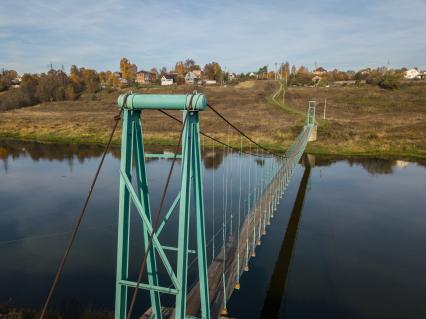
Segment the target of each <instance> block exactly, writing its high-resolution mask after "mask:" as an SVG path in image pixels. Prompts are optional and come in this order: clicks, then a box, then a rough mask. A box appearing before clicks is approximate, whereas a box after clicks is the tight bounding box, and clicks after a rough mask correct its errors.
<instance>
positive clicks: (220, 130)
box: [0, 81, 426, 158]
mask: <svg viewBox="0 0 426 319" xmlns="http://www.w3.org/2000/svg"><path fill="white" fill-rule="evenodd" d="M278 88H279V84H278V83H276V82H273V81H249V82H243V83H240V84H238V85H235V86H228V87H216V86H211V87H201V88H197V90H198V91H199V92H202V93H204V94H205V95H206V96H207V98H208V100H209V103H210V104H212V105H213V106H215V108H216V109H217V110H219V111H220V112H221V113H223V114H224V115H225V116H226V117H227V118H228V119H229V120H231V121H232V122H233V123H235V124H236V125H237V126H238V127H240V128H241V129H242V130H243V131H245V132H247V133H248V134H249V135H250V136H251V137H252V138H253V139H255V140H257V141H258V142H260V143H262V144H265V145H267V146H268V147H271V148H274V149H285V148H286V147H287V146H288V145H289V143H290V142H291V141H292V139H293V138H294V137H295V136H296V134H297V133H298V132H299V130H300V128H301V126H302V125H303V122H304V116H303V115H302V114H304V113H305V112H306V110H307V103H308V101H309V100H311V99H313V100H317V101H318V107H317V118H318V121H319V131H318V133H319V134H318V141H317V142H314V143H311V144H310V145H309V151H310V152H313V153H322V154H372V155H378V154H381V155H383V154H387V155H402V156H415V157H423V158H425V157H426V84H425V83H418V84H415V85H409V86H405V87H403V88H402V89H400V90H395V91H385V90H382V89H379V88H377V87H371V86H363V87H359V88H357V87H342V88H309V87H306V88H293V87H292V88H289V89H288V92H287V94H286V105H285V106H283V105H278V104H277V103H274V102H273V101H272V96H273V94H274V93H275V92H276V91H277V89H278ZM194 89H195V88H194V87H190V86H179V87H169V88H163V87H150V88H145V89H140V90H139V91H138V92H141V93H142V92H143V93H190V92H192V91H193V90H194ZM118 95H119V93H118V92H116V93H106V92H101V93H99V94H97V95H96V97H95V98H94V97H93V96H83V97H81V98H80V100H78V101H65V102H51V103H43V104H40V105H37V106H33V107H26V108H22V109H16V110H12V111H7V112H2V113H0V137H3V138H12V139H27V140H38V141H46V142H49V141H50V142H64V143H104V142H105V140H106V139H107V137H108V134H109V132H110V130H111V128H112V125H113V117H114V115H115V114H116V113H117V110H118V109H117V104H116V100H117V97H118ZM324 98H327V114H326V115H327V117H326V120H322V112H323V105H324V104H323V101H324ZM277 100H281V98H280V97H278V98H277ZM290 110H294V112H291V111H290ZM174 115H175V116H177V117H180V114H178V112H176V113H174ZM143 125H144V132H145V138H146V141H147V142H148V143H151V144H154V143H157V144H172V143H174V142H176V140H177V136H178V134H179V127H178V125H177V124H176V123H175V122H174V121H172V120H170V119H168V118H167V117H165V116H164V115H163V114H161V113H159V112H158V111H144V112H143ZM201 129H202V130H203V131H205V132H206V133H209V134H211V135H213V136H215V137H217V138H219V139H222V140H224V141H228V139H229V141H230V142H231V143H232V144H235V145H239V143H240V138H239V136H237V135H236V134H233V131H232V129H229V128H228V127H227V125H226V123H224V122H223V121H222V120H220V119H219V118H218V117H217V116H216V115H215V114H214V113H213V112H212V111H211V110H207V111H204V112H203V113H202V115H201ZM119 138H120V135H119V133H118V134H116V136H115V139H114V142H115V143H119ZM205 142H206V144H209V141H208V140H207V139H206V140H205ZM210 144H211V143H210ZM245 146H246V147H248V144H247V143H245Z"/></svg>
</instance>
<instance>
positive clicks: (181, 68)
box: [175, 61, 185, 75]
mask: <svg viewBox="0 0 426 319" xmlns="http://www.w3.org/2000/svg"><path fill="white" fill-rule="evenodd" d="M175 72H176V73H177V74H178V75H184V74H185V64H184V63H183V61H178V62H176V64H175Z"/></svg>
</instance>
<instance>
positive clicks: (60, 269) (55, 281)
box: [40, 93, 130, 319]
mask: <svg viewBox="0 0 426 319" xmlns="http://www.w3.org/2000/svg"><path fill="white" fill-rule="evenodd" d="M129 94H130V93H127V94H126V95H125V96H124V99H123V104H122V106H121V108H120V111H119V112H118V114H117V115H116V116H114V121H115V122H114V126H113V129H112V131H111V134H110V135H109V138H108V142H107V145H106V146H105V149H104V151H103V153H102V157H101V160H100V162H99V165H98V168H97V169H96V173H95V176H94V177H93V180H92V183H91V184H90V188H89V192H88V193H87V196H86V200H85V201H84V204H83V206H82V208H81V210H80V214H79V215H78V218H77V221H76V224H75V226H74V229H73V231H72V233H71V236H70V238H69V241H68V244H67V246H66V248H65V251H64V254H63V256H62V259H61V261H60V263H59V267H58V270H57V271H56V275H55V278H54V279H53V282H52V285H51V286H50V289H49V293H48V295H47V298H46V301H45V302H44V305H43V309H42V311H41V314H40V319H43V318H44V316H45V314H46V311H47V308H48V307H49V304H50V300H51V299H52V295H53V291H54V290H55V288H56V285H57V284H58V281H59V278H60V276H61V275H62V272H63V270H64V266H65V263H66V261H67V259H68V255H69V253H70V251H71V247H72V245H73V244H74V241H75V238H76V236H77V232H78V230H79V228H80V225H81V222H82V220H83V217H84V214H85V212H86V208H87V205H88V204H89V201H90V198H91V196H92V193H93V189H94V188H95V184H96V181H97V180H98V176H99V173H100V171H101V168H102V165H103V163H104V160H105V157H106V154H107V153H108V151H109V148H110V146H111V142H112V138H113V137H114V133H115V131H116V130H117V127H118V122H119V121H120V119H121V114H122V113H123V110H124V106H125V105H126V102H127V97H128V96H129Z"/></svg>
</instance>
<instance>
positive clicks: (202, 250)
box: [115, 94, 210, 319]
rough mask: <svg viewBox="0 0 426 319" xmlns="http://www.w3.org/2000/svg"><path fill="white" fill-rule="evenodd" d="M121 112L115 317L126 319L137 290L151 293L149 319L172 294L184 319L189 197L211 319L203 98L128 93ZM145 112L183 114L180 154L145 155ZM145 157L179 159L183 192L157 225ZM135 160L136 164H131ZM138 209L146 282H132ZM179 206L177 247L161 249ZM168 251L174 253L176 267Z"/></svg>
mask: <svg viewBox="0 0 426 319" xmlns="http://www.w3.org/2000/svg"><path fill="white" fill-rule="evenodd" d="M118 106H119V108H122V137H121V160H120V186H119V212H118V215H119V216H118V242H117V277H116V301H115V319H125V318H126V317H127V312H128V303H129V302H128V299H129V298H128V290H129V288H139V289H144V290H148V291H149V293H150V303H151V311H152V316H151V318H155V319H159V318H162V317H163V314H162V312H163V311H164V309H163V308H162V305H161V298H160V293H165V294H171V295H174V296H175V298H176V306H175V310H174V315H175V318H177V319H184V318H185V317H186V299H187V290H188V285H187V281H188V278H187V270H188V253H189V249H188V242H189V225H190V210H191V207H190V203H191V201H190V198H194V202H195V205H194V207H193V210H192V212H191V215H192V214H193V215H192V216H195V219H196V221H195V224H196V242H197V245H196V254H197V261H198V276H199V284H200V289H199V291H200V303H201V318H208V319H209V318H210V305H209V291H208V278H207V267H208V265H207V256H206V238H205V222H204V204H203V180H202V172H201V150H200V127H199V112H200V111H203V110H204V109H205V108H206V107H207V100H206V98H205V96H204V95H202V94H188V95H152V94H149V95H144V94H127V95H121V96H120V97H119V98H118ZM147 109H159V110H180V111H182V113H183V126H184V127H183V131H182V154H180V155H178V154H175V155H173V156H170V155H166V154H147V153H145V150H144V138H143V129H142V122H141V117H142V116H143V111H144V110H147ZM146 157H159V158H166V157H167V158H171V157H173V158H175V157H176V158H181V164H182V168H181V181H180V191H179V193H178V195H177V197H176V199H175V200H174V202H173V204H172V205H171V207H170V208H169V209H168V210H167V213H166V214H165V217H164V219H163V220H161V221H159V222H158V224H157V223H155V222H153V216H152V212H151V204H150V194H149V187H148V182H147V174H146V172H147V171H146V165H145V158H146ZM132 161H134V166H133V165H132ZM132 167H135V168H136V176H135V178H136V190H135V188H134V187H133V185H132V175H133V174H132ZM132 203H133V204H134V206H135V207H136V209H137V212H138V214H139V216H140V218H141V220H142V223H143V229H142V231H143V237H144V247H145V249H144V250H145V253H146V270H147V272H146V273H147V277H148V282H140V284H139V285H138V283H137V282H135V281H132V280H130V278H129V230H130V223H131V219H130V206H131V204H132ZM177 207H178V210H177V211H178V229H177V234H178V242H177V247H168V246H165V245H162V243H161V241H160V239H159V235H160V234H161V232H162V230H163V228H164V226H165V225H166V223H167V221H168V220H169V218H170V217H171V215H172V214H173V212H174V211H175V208H177ZM167 250H171V251H174V252H172V253H176V251H177V258H176V266H175V267H172V264H173V263H172V262H170V259H169V257H168V255H167V254H166V251H167ZM158 262H161V263H162V264H163V266H164V269H166V271H167V274H168V277H169V279H170V282H171V285H170V286H161V285H160V284H159V282H158V268H157V263H158Z"/></svg>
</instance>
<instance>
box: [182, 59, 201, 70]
mask: <svg viewBox="0 0 426 319" xmlns="http://www.w3.org/2000/svg"><path fill="white" fill-rule="evenodd" d="M183 66H184V68H185V72H190V71H194V70H201V68H200V66H199V65H198V64H195V61H194V60H193V59H186V60H185V62H184V64H183Z"/></svg>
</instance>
